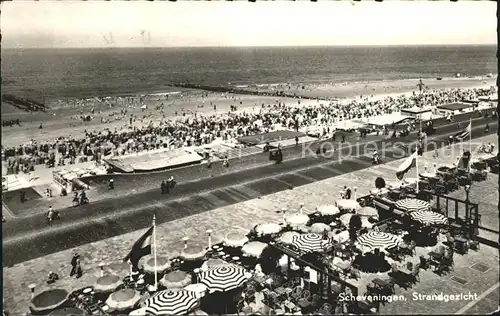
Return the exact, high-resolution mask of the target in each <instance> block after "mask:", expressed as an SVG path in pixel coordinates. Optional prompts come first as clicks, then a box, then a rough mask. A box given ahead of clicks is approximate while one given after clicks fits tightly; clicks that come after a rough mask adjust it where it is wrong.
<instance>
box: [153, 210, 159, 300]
mask: <svg viewBox="0 0 500 316" xmlns="http://www.w3.org/2000/svg"><path fill="white" fill-rule="evenodd" d="M153 248H154V253H153V256H154V264H155V291H156V290H158V270H157V268H156V215H154V214H153Z"/></svg>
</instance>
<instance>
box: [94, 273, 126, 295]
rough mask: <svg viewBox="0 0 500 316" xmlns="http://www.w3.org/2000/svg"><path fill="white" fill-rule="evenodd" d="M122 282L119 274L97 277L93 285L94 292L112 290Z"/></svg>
mask: <svg viewBox="0 0 500 316" xmlns="http://www.w3.org/2000/svg"><path fill="white" fill-rule="evenodd" d="M121 284H122V280H121V279H120V277H119V276H117V275H114V274H107V275H104V276H102V277H100V278H98V279H97V281H96V282H95V285H94V291H96V292H102V293H107V292H113V291H114V290H116V288H118V287H119V286H120V285H121Z"/></svg>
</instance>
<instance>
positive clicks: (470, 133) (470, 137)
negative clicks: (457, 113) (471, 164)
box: [469, 117, 472, 153]
mask: <svg viewBox="0 0 500 316" xmlns="http://www.w3.org/2000/svg"><path fill="white" fill-rule="evenodd" d="M469 126H470V132H469V152H470V153H472V117H471V118H470V121H469Z"/></svg>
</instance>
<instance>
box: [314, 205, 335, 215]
mask: <svg viewBox="0 0 500 316" xmlns="http://www.w3.org/2000/svg"><path fill="white" fill-rule="evenodd" d="M318 212H319V213H320V214H321V215H323V216H329V215H336V214H338V213H340V210H339V208H338V207H337V206H335V205H321V206H319V207H318Z"/></svg>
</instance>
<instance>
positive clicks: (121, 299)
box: [106, 289, 141, 311]
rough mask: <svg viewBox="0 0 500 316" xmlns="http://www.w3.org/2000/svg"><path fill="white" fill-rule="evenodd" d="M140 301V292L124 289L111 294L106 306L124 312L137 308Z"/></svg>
mask: <svg viewBox="0 0 500 316" xmlns="http://www.w3.org/2000/svg"><path fill="white" fill-rule="evenodd" d="M140 300H141V295H140V294H139V292H137V291H135V290H133V289H123V290H120V291H118V292H114V293H113V294H111V295H110V296H109V297H108V299H107V300H106V305H108V306H109V308H110V309H113V310H115V311H124V310H127V309H130V308H133V307H134V306H136V305H137V304H138V303H139V301H140Z"/></svg>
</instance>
